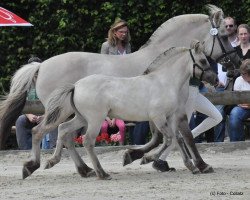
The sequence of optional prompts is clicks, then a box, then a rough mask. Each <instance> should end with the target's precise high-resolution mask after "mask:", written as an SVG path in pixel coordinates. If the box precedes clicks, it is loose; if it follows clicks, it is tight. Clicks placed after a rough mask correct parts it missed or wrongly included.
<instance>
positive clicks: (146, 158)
mask: <svg viewBox="0 0 250 200" xmlns="http://www.w3.org/2000/svg"><path fill="white" fill-rule="evenodd" d="M153 161H154V160H153V159H151V158H149V157H146V156H143V157H142V159H141V163H140V164H141V165H145V164H148V163H150V162H153Z"/></svg>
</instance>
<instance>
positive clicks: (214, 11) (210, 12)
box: [206, 4, 223, 16]
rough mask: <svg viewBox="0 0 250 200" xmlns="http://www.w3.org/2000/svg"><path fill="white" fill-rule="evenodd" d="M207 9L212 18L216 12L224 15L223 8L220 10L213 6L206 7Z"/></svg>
mask: <svg viewBox="0 0 250 200" xmlns="http://www.w3.org/2000/svg"><path fill="white" fill-rule="evenodd" d="M206 8H207V9H208V12H209V15H210V16H212V15H213V14H214V13H216V12H222V13H223V11H222V9H221V8H218V7H217V6H215V5H212V4H208V5H206Z"/></svg>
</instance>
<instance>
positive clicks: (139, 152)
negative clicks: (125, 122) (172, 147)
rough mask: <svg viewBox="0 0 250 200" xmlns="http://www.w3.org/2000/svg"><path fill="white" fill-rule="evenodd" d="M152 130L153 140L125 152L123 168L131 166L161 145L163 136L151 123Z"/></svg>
mask: <svg viewBox="0 0 250 200" xmlns="http://www.w3.org/2000/svg"><path fill="white" fill-rule="evenodd" d="M150 130H151V133H152V138H151V140H150V141H149V142H148V143H147V144H145V145H143V146H142V147H135V148H133V147H132V148H130V149H128V150H126V151H125V153H124V155H123V166H125V165H127V164H130V163H132V162H133V161H135V160H137V159H139V158H142V157H143V156H144V154H145V153H147V152H149V151H150V150H152V149H153V148H155V147H157V146H158V145H159V144H160V142H161V140H162V134H161V133H160V132H159V131H158V130H157V129H156V127H155V126H154V125H153V123H150Z"/></svg>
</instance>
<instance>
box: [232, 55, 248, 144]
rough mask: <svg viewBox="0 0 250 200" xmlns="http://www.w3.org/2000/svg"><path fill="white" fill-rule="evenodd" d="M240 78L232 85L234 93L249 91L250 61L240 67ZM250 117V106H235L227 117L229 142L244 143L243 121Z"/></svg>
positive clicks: (244, 62) (245, 61)
mask: <svg viewBox="0 0 250 200" xmlns="http://www.w3.org/2000/svg"><path fill="white" fill-rule="evenodd" d="M240 73H241V76H240V77H238V78H237V79H236V81H235V83H234V90H235V91H245V90H250V59H246V60H244V61H243V62H242V64H241V66H240ZM249 117H250V104H239V105H237V106H235V107H234V108H233V109H232V110H231V112H230V115H229V137H230V141H231V142H235V141H244V140H245V138H244V124H243V121H244V120H245V119H247V118H249Z"/></svg>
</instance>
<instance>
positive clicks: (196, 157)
mask: <svg viewBox="0 0 250 200" xmlns="http://www.w3.org/2000/svg"><path fill="white" fill-rule="evenodd" d="M186 118H187V117H186V114H184V115H183V120H181V121H182V123H179V130H180V131H181V134H182V136H183V139H184V141H185V144H186V145H187V148H188V150H189V152H190V154H191V156H192V158H193V161H194V164H195V166H196V167H197V168H198V169H199V170H200V172H202V173H210V172H213V168H212V167H211V166H210V165H208V164H207V163H205V162H204V161H203V159H202V158H201V156H200V154H199V152H198V150H197V148H196V146H195V143H194V139H193V136H192V133H191V130H190V128H189V125H188V121H187V119H186Z"/></svg>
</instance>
